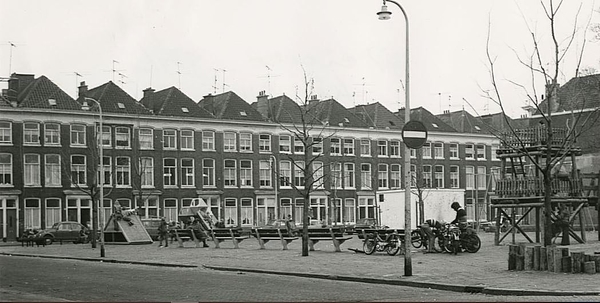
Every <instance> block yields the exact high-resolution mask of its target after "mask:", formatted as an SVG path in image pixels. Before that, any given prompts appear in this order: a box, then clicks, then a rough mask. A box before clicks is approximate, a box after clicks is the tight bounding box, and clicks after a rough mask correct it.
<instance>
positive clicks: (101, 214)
mask: <svg viewBox="0 0 600 303" xmlns="http://www.w3.org/2000/svg"><path fill="white" fill-rule="evenodd" d="M84 100H85V101H88V100H89V101H92V102H94V103H96V105H98V111H99V112H100V132H99V136H100V138H99V140H98V147H99V148H98V149H99V153H100V161H99V163H100V180H99V181H98V183H99V184H100V185H99V187H100V199H99V202H98V209H99V214H98V221H99V227H100V257H102V258H104V257H106V252H105V250H104V211H103V206H104V165H103V163H102V160H104V159H103V158H104V145H103V144H102V137H103V133H102V132H103V126H102V106H101V105H100V102H98V101H97V100H96V99H92V98H88V97H85V98H84ZM95 236H96V235H92V237H95Z"/></svg>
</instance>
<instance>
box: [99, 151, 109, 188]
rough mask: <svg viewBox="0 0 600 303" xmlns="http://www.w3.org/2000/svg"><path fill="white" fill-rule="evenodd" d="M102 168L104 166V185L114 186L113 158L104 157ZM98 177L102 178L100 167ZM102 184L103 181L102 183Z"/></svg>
mask: <svg viewBox="0 0 600 303" xmlns="http://www.w3.org/2000/svg"><path fill="white" fill-rule="evenodd" d="M98 165H100V164H99V163H98ZM102 166H104V185H111V184H112V180H111V179H112V158H111V157H110V156H103V157H102ZM98 176H100V167H98ZM98 179H100V177H98ZM101 182H102V181H101Z"/></svg>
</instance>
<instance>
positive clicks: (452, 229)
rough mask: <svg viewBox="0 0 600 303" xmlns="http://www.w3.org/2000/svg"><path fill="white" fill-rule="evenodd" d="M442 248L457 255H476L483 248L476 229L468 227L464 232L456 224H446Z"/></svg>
mask: <svg viewBox="0 0 600 303" xmlns="http://www.w3.org/2000/svg"><path fill="white" fill-rule="evenodd" d="M441 242H442V243H440V246H441V247H442V248H443V250H444V251H446V252H448V253H452V254H455V255H456V254H457V253H458V252H461V251H463V250H464V251H466V252H469V253H476V252H478V251H479V249H480V248H481V239H479V236H478V235H477V233H476V232H475V230H474V229H472V228H470V227H467V228H466V229H465V230H464V231H462V230H461V229H460V228H459V227H458V226H456V225H455V224H450V223H446V225H445V226H444V229H443V230H442V238H441Z"/></svg>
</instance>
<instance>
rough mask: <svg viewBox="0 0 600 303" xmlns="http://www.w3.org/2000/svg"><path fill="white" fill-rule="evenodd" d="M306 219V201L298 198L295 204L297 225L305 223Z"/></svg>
mask: <svg viewBox="0 0 600 303" xmlns="http://www.w3.org/2000/svg"><path fill="white" fill-rule="evenodd" d="M303 217H304V199H303V198H297V199H296V201H295V202H294V221H296V223H300V222H303V221H302V218H303Z"/></svg>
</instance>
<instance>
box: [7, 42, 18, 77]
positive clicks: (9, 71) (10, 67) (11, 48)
mask: <svg viewBox="0 0 600 303" xmlns="http://www.w3.org/2000/svg"><path fill="white" fill-rule="evenodd" d="M8 44H10V57H9V59H8V77H9V78H10V74H11V73H12V50H13V48H14V47H17V45H15V44H14V43H12V42H10V41H8Z"/></svg>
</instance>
